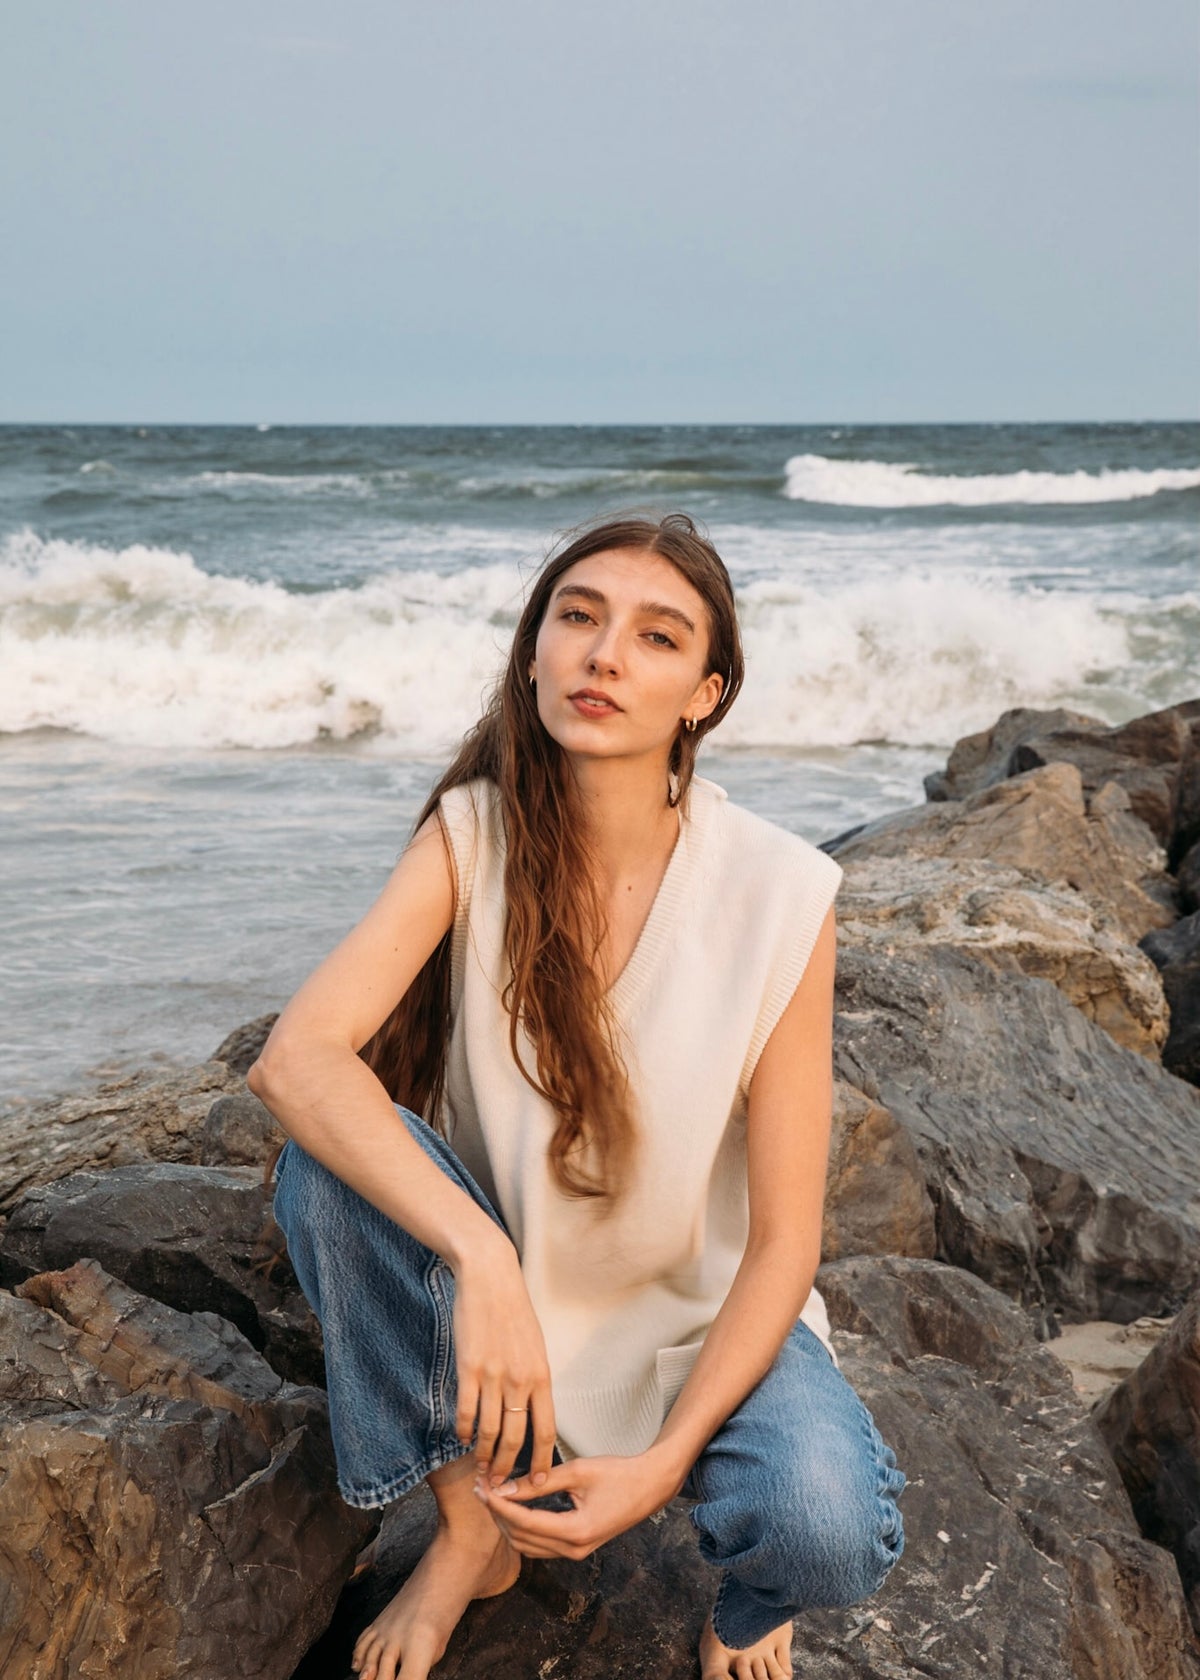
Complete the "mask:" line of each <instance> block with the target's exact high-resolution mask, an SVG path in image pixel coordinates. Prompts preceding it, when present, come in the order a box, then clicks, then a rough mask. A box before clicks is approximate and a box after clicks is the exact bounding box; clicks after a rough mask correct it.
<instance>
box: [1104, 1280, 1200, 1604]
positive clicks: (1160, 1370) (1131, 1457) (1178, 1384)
mask: <svg viewBox="0 0 1200 1680" xmlns="http://www.w3.org/2000/svg"><path fill="white" fill-rule="evenodd" d="M1096 1423H1097V1426H1098V1427H1099V1429H1100V1432H1101V1434H1102V1435H1103V1436H1104V1439H1105V1440H1106V1441H1107V1442H1108V1445H1109V1447H1110V1449H1111V1451H1112V1455H1113V1458H1114V1459H1115V1460H1116V1464H1117V1468H1118V1469H1119V1470H1120V1472H1121V1476H1122V1478H1123V1480H1124V1483H1125V1487H1126V1489H1127V1490H1128V1493H1129V1496H1130V1499H1131V1500H1132V1501H1133V1509H1134V1513H1135V1514H1136V1516H1137V1519H1138V1522H1139V1523H1140V1524H1141V1527H1142V1532H1143V1534H1145V1535H1147V1536H1148V1538H1149V1539H1151V1540H1154V1541H1156V1542H1157V1543H1158V1544H1159V1545H1160V1546H1166V1547H1168V1548H1169V1549H1170V1550H1171V1551H1172V1552H1173V1553H1174V1554H1175V1559H1176V1561H1177V1563H1178V1564H1179V1574H1180V1577H1181V1579H1182V1581H1183V1586H1184V1591H1185V1592H1186V1593H1187V1595H1188V1602H1189V1607H1190V1610H1191V1617H1192V1622H1193V1624H1194V1625H1195V1627H1196V1629H1197V1630H1198V1631H1200V1294H1196V1295H1193V1297H1192V1299H1191V1300H1190V1301H1189V1302H1188V1304H1187V1306H1186V1307H1185V1309H1184V1310H1183V1312H1181V1313H1180V1314H1179V1317H1178V1318H1177V1319H1176V1320H1175V1323H1174V1324H1173V1325H1172V1326H1171V1329H1170V1330H1169V1332H1168V1333H1167V1335H1165V1336H1164V1337H1163V1339H1162V1340H1161V1341H1160V1342H1159V1343H1158V1345H1157V1347H1155V1348H1154V1349H1153V1350H1152V1351H1151V1352H1150V1353H1149V1354H1147V1356H1146V1358H1145V1359H1144V1360H1143V1362H1142V1363H1141V1364H1140V1365H1139V1366H1138V1367H1137V1369H1136V1370H1135V1371H1133V1372H1132V1373H1131V1374H1130V1375H1129V1376H1128V1377H1126V1379H1125V1381H1124V1382H1123V1383H1121V1385H1120V1386H1119V1387H1118V1388H1117V1389H1115V1390H1114V1391H1113V1393H1112V1394H1111V1395H1109V1397H1108V1399H1107V1400H1105V1401H1104V1402H1103V1404H1102V1405H1101V1406H1100V1407H1099V1408H1098V1410H1097V1412H1096Z"/></svg>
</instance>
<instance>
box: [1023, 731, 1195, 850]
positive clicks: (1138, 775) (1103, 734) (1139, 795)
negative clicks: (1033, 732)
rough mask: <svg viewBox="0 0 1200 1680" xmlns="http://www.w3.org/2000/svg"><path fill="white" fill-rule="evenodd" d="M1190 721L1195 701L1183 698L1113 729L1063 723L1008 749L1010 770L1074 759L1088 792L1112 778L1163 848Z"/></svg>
mask: <svg viewBox="0 0 1200 1680" xmlns="http://www.w3.org/2000/svg"><path fill="white" fill-rule="evenodd" d="M1196 720H1200V700H1186V701H1183V702H1182V703H1181V704H1179V705H1177V706H1167V707H1165V708H1164V709H1163V710H1161V711H1157V712H1147V713H1146V714H1144V715H1143V716H1142V717H1136V718H1132V719H1130V721H1129V722H1128V723H1123V724H1120V725H1119V726H1118V727H1117V728H1115V729H1101V730H1096V729H1090V728H1082V729H1081V728H1078V727H1074V728H1073V727H1070V726H1068V727H1067V728H1059V729H1052V730H1048V731H1047V732H1045V733H1044V734H1041V735H1039V736H1037V737H1036V738H1034V739H1026V740H1024V741H1022V742H1020V743H1019V744H1018V745H1017V746H1016V747H1015V748H1014V750H1013V754H1012V760H1011V770H1012V772H1013V773H1015V774H1020V773H1021V772H1022V771H1026V770H1033V769H1036V768H1038V767H1039V766H1041V765H1045V764H1056V763H1068V764H1074V765H1075V766H1076V767H1077V769H1078V770H1079V772H1080V774H1081V776H1082V778H1083V786H1084V789H1085V791H1086V792H1088V793H1089V794H1090V793H1092V792H1094V791H1096V790H1098V789H1099V788H1102V787H1103V786H1104V785H1105V784H1106V783H1110V782H1116V783H1117V784H1119V785H1120V786H1121V787H1122V788H1123V789H1124V790H1125V792H1126V794H1127V795H1128V796H1129V803H1130V808H1131V809H1132V811H1133V813H1134V815H1135V816H1137V817H1140V818H1141V820H1142V821H1143V822H1144V823H1146V824H1147V826H1148V827H1149V828H1150V829H1151V830H1152V832H1153V833H1154V835H1155V838H1156V839H1157V840H1158V841H1159V842H1160V843H1161V844H1162V845H1164V846H1166V847H1168V848H1169V847H1170V846H1171V842H1172V839H1173V836H1174V829H1175V821H1176V809H1177V805H1176V801H1177V797H1178V788H1177V784H1178V781H1179V775H1180V770H1181V767H1182V765H1183V762H1184V758H1185V756H1186V755H1188V753H1189V747H1190V736H1191V726H1192V723H1193V722H1194V721H1196Z"/></svg>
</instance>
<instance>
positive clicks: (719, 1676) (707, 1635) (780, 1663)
mask: <svg viewBox="0 0 1200 1680" xmlns="http://www.w3.org/2000/svg"><path fill="white" fill-rule="evenodd" d="M795 1631H796V1630H795V1628H794V1627H793V1626H792V1623H791V1622H784V1624H783V1626H782V1627H777V1628H776V1629H775V1631H774V1633H769V1634H768V1635H767V1636H766V1638H765V1639H760V1640H759V1641H758V1643H757V1645H747V1646H746V1648H745V1650H743V1651H735V1650H731V1649H730V1647H729V1646H728V1645H722V1643H721V1641H720V1640H719V1639H718V1638H717V1636H716V1634H715V1633H714V1632H713V1625H712V1617H711V1616H710V1617H709V1618H708V1620H707V1621H706V1622H705V1624H704V1632H703V1633H702V1634H701V1635H700V1680H730V1677H731V1676H732V1680H787V1676H788V1675H790V1674H791V1672H792V1635H793V1634H794V1633H795ZM406 1680H407V1676H406Z"/></svg>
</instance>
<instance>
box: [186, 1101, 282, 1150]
mask: <svg viewBox="0 0 1200 1680" xmlns="http://www.w3.org/2000/svg"><path fill="white" fill-rule="evenodd" d="M285 1136H286V1134H285V1133H284V1132H283V1131H282V1130H281V1129H280V1127H279V1125H278V1123H277V1121H276V1120H275V1117H274V1115H273V1114H272V1113H271V1111H270V1109H268V1108H266V1107H265V1106H264V1105H263V1104H262V1103H261V1102H259V1100H258V1098H257V1097H256V1096H255V1095H254V1094H253V1093H252V1092H250V1091H235V1092H233V1093H232V1094H231V1095H230V1096H227V1097H218V1098H217V1100H216V1102H215V1103H214V1104H213V1105H212V1107H211V1108H210V1109H209V1111H208V1113H207V1114H206V1115H205V1117H204V1125H203V1126H202V1127H201V1129H200V1149H199V1154H200V1165H201V1166H202V1167H254V1166H262V1165H263V1164H264V1163H265V1162H267V1161H269V1160H270V1158H271V1157H272V1156H273V1155H274V1154H275V1152H276V1150H277V1149H278V1148H279V1146H280V1145H281V1144H282V1143H283V1141H284V1138H285Z"/></svg>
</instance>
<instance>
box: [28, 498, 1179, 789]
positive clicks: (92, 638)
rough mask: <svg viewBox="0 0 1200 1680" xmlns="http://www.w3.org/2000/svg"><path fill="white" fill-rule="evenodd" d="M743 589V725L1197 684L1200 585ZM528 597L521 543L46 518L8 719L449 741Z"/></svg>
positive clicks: (803, 735)
mask: <svg viewBox="0 0 1200 1680" xmlns="http://www.w3.org/2000/svg"><path fill="white" fill-rule="evenodd" d="M738 593H739V607H740V612H741V616H742V621H743V625H744V630H745V641H746V652H747V661H748V671H749V675H748V681H747V684H746V688H745V691H744V693H743V695H742V696H741V697H740V698H739V700H738V703H737V705H736V706H735V707H734V708H733V710H732V712H731V713H730V716H729V718H728V720H727V721H726V722H725V724H724V725H723V726H722V730H721V735H720V740H721V741H722V743H723V744H725V745H728V746H742V747H783V748H792V749H794V748H813V747H821V746H838V745H846V744H849V743H853V742H856V741H864V740H878V741H890V742H894V743H897V744H928V743H940V742H945V741H948V740H952V739H953V738H954V737H955V736H956V735H958V734H960V733H962V732H963V731H964V730H967V729H971V728H975V727H981V726H982V725H983V724H985V723H987V722H990V721H991V720H992V719H993V718H994V717H995V716H996V714H997V713H998V712H999V711H1000V710H1002V709H1003V708H1004V707H1006V706H1010V705H1015V704H1022V705H1038V704H1045V705H1052V704H1071V705H1076V706H1080V707H1082V708H1083V709H1090V710H1096V711H1098V712H1099V713H1100V714H1101V715H1104V708H1105V705H1106V697H1109V696H1115V698H1116V704H1117V706H1118V708H1120V707H1125V708H1128V707H1129V704H1130V700H1131V699H1132V700H1133V701H1134V703H1135V704H1138V703H1143V704H1144V705H1145V706H1146V707H1147V708H1148V706H1149V705H1150V704H1153V703H1154V700H1153V698H1152V697H1147V696H1146V695H1145V694H1144V691H1143V685H1146V684H1150V683H1152V681H1153V678H1154V673H1155V670H1156V669H1157V668H1158V667H1159V666H1160V665H1161V666H1162V668H1164V669H1167V670H1169V671H1171V672H1173V673H1174V677H1175V680H1176V682H1178V676H1179V670H1180V664H1181V661H1182V662H1183V663H1185V664H1187V663H1189V662H1190V663H1191V664H1192V665H1195V663H1196V658H1197V652H1196V650H1197V649H1198V648H1200V599H1197V598H1196V597H1194V596H1176V597H1173V598H1171V599H1163V598H1161V597H1160V598H1158V599H1156V600H1150V599H1148V598H1144V597H1140V596H1136V595H1133V594H1125V595H1122V596H1121V597H1119V598H1117V599H1114V598H1113V597H1111V596H1109V597H1105V598H1103V599H1102V598H1100V597H1095V596H1091V595H1089V594H1088V593H1086V592H1084V591H1075V592H1072V593H1066V592H1062V591H1057V590H1051V591H1044V590H1041V589H1038V588H1036V587H1029V586H1027V585H1022V584H1020V583H1019V582H1018V583H1016V584H1014V583H1013V582H1012V581H1010V580H1007V579H1004V578H996V577H990V578H989V577H985V576H981V575H978V574H973V573H972V572H970V571H966V570H959V571H957V572H955V571H934V570H932V569H928V568H925V569H922V568H918V567H907V568H905V567H903V566H901V567H898V568H897V569H895V570H894V571H893V572H891V573H876V574H874V575H871V576H868V577H859V576H852V577H850V578H849V579H847V580H846V581H843V582H840V583H834V582H831V581H830V580H829V579H828V577H823V578H822V579H821V580H820V581H819V582H814V581H813V580H812V579H811V578H806V577H805V576H804V575H802V574H801V573H799V571H797V572H796V573H794V575H783V574H780V575H777V576H775V577H773V578H771V577H766V578H765V577H758V578H754V579H746V580H745V581H743V582H742V584H741V585H740V587H739V591H738ZM520 606H521V582H520V578H519V575H518V573H517V570H516V568H514V566H513V565H512V564H511V562H507V561H506V562H505V563H488V562H486V561H485V562H484V563H481V564H478V565H475V566H471V567H464V568H461V569H459V570H456V571H450V572H442V571H437V570H434V569H430V568H425V569H421V570H399V569H397V570H393V571H388V572H384V573H381V574H379V575H377V576H374V577H371V578H369V579H368V580H367V581H366V582H364V583H363V584H361V585H360V586H358V587H354V588H330V589H325V590H315V591H307V592H292V591H289V590H286V589H284V588H281V587H280V586H279V585H278V584H277V583H273V582H259V581H254V580H252V579H247V578H238V577H222V576H213V575H211V574H209V573H207V572H205V571H204V570H203V569H202V568H201V567H199V566H198V565H197V564H196V562H195V560H194V559H193V558H192V557H191V556H190V555H189V554H186V553H179V552H175V551H173V550H170V549H164V548H156V547H151V546H146V545H138V546H134V547H130V548H125V549H121V550H111V549H105V548H100V547H97V546H94V545H89V544H85V543H79V542H70V541H65V540H53V541H46V540H43V539H41V538H39V537H37V536H36V535H35V534H34V533H32V532H29V531H26V532H22V533H20V534H19V535H17V536H12V537H9V538H8V539H7V540H6V541H5V542H4V544H3V545H0V730H3V731H17V730H27V729H33V728H38V727H42V726H48V727H53V728H59V729H66V730H76V731H80V732H82V733H85V734H90V735H95V736H100V737H104V738H107V739H111V740H117V741H124V742H130V743H141V744H144V745H147V746H151V747H169V748H197V749H211V748H221V747H239V748H248V749H256V748H257V749H271V748H288V747H296V746H302V745H305V744H308V743H312V742H317V741H321V740H333V741H348V740H351V739H354V738H360V739H361V741H362V742H363V743H364V744H366V745H367V746H368V749H369V750H374V751H380V752H384V753H387V754H390V755H396V756H412V757H427V756H438V755H441V754H444V753H445V752H446V751H447V750H448V749H449V748H450V747H451V746H452V745H453V744H454V742H455V741H456V740H457V739H458V738H459V736H460V735H461V733H462V731H463V730H464V729H466V728H467V727H468V726H469V725H470V724H471V723H472V722H473V721H474V720H475V718H476V717H477V716H478V715H479V709H480V705H481V703H482V700H483V697H484V696H485V694H486V693H487V691H488V689H489V687H490V685H491V683H492V682H493V681H494V679H495V677H496V676H497V675H498V673H499V670H500V667H501V664H502V660H503V656H504V652H505V650H506V648H507V645H508V642H509V639H510V637H511V633H512V627H513V625H514V624H515V622H516V617H517V615H518V613H519V611H520ZM1181 636H1182V637H1183V638H1184V639H1183V641H1182V642H1181V641H1180V637H1181ZM1191 677H1192V678H1200V669H1197V670H1195V671H1192V672H1191Z"/></svg>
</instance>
